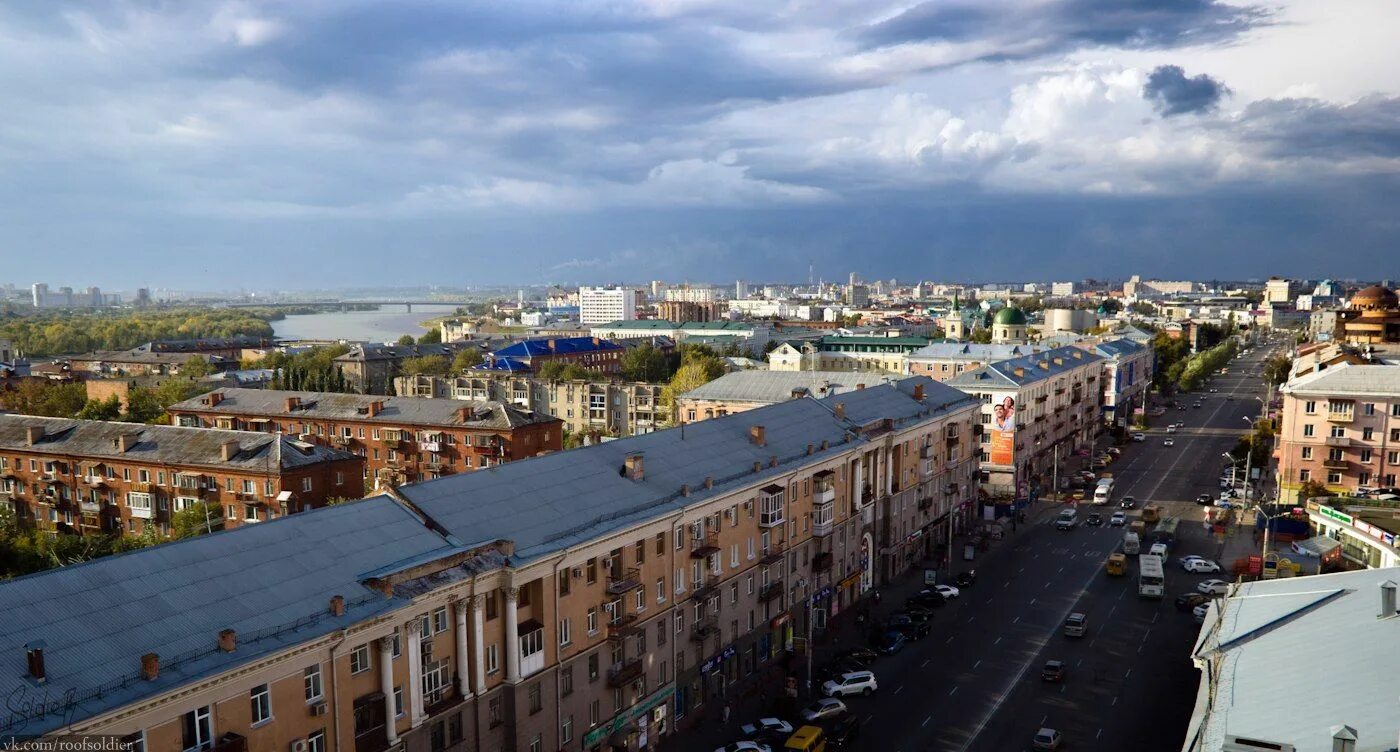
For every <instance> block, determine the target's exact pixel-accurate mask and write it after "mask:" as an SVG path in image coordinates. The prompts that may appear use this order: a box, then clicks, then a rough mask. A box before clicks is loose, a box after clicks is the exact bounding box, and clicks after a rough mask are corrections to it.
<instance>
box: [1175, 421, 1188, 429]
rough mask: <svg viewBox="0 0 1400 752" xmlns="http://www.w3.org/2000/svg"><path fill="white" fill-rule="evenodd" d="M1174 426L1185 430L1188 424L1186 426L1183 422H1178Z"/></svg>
mask: <svg viewBox="0 0 1400 752" xmlns="http://www.w3.org/2000/svg"><path fill="white" fill-rule="evenodd" d="M1174 425H1175V426H1176V427H1177V428H1185V427H1186V424H1185V423H1182V422H1181V421H1179V420H1178V421H1177V422H1176V423H1175V424H1174Z"/></svg>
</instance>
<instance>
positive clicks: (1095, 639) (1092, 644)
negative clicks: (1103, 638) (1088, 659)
mask: <svg viewBox="0 0 1400 752" xmlns="http://www.w3.org/2000/svg"><path fill="white" fill-rule="evenodd" d="M1098 641H1099V638H1097V637H1095V638H1093V639H1092V640H1089V647H1091V648H1092V647H1093V646H1094V643H1096V642H1098Z"/></svg>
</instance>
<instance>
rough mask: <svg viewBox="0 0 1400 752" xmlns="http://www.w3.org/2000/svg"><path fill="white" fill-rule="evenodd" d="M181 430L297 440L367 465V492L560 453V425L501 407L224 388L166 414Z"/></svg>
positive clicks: (484, 404)
mask: <svg viewBox="0 0 1400 752" xmlns="http://www.w3.org/2000/svg"><path fill="white" fill-rule="evenodd" d="M166 412H167V413H169V415H170V419H171V422H173V423H174V424H175V425H179V426H191V427H198V428H224V429H233V430H247V431H261V432H265V433H268V432H277V433H285V434H291V435H293V436H297V437H299V438H300V439H301V440H303V441H309V442H314V443H317V444H323V445H328V446H334V447H337V448H340V449H344V450H346V451H348V452H351V453H352V454H355V455H357V456H359V457H361V458H363V460H364V480H365V484H364V485H365V487H382V486H396V485H401V484H403V483H414V482H421V481H424V480H429V479H432V478H438V477H441V476H445V475H452V474H454V473H464V472H470V471H472V470H480V469H483V468H487V467H495V466H497V465H500V464H502V463H505V462H510V461H513V460H520V459H525V458H526V457H533V456H535V455H536V454H540V453H542V452H551V451H557V450H558V449H560V448H561V446H562V443H561V442H562V433H563V431H562V428H561V426H560V425H559V423H560V421H559V420H557V419H555V418H551V417H549V416H547V415H539V414H536V413H530V412H527V411H524V410H520V409H518V408H516V407H513V406H511V405H508V404H504V403H501V402H490V401H488V402H463V401H460V400H450V399H425V398H420V397H375V396H370V395H361V394H338V393H333V392H290V391H282V390H274V389H216V390H214V391H212V392H209V393H208V394H203V395H200V396H198V397H194V398H192V399H188V400H185V401H184V402H177V403H175V404H174V405H171V406H170V407H169V408H167V410H166Z"/></svg>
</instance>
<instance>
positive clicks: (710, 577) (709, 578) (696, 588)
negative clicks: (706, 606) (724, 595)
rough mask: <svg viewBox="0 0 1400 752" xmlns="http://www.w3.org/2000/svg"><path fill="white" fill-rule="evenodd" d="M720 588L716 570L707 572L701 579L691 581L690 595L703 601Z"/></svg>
mask: <svg viewBox="0 0 1400 752" xmlns="http://www.w3.org/2000/svg"><path fill="white" fill-rule="evenodd" d="M717 590H719V575H717V574H715V573H714V572H709V571H707V572H705V573H704V574H703V575H701V576H700V579H698V580H694V581H692V582H691V583H690V597H691V598H693V599H695V600H697V601H702V600H705V599H706V598H708V597H710V596H711V595H714V593H715V592H716V591H717Z"/></svg>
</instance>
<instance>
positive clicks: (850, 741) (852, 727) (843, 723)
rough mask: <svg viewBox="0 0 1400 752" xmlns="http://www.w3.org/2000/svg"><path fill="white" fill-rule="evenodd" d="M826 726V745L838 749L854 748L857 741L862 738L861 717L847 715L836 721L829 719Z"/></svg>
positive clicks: (839, 717) (837, 718) (838, 717)
mask: <svg viewBox="0 0 1400 752" xmlns="http://www.w3.org/2000/svg"><path fill="white" fill-rule="evenodd" d="M828 721H829V725H827V726H826V743H827V744H828V745H832V746H836V747H843V748H844V747H847V746H852V747H853V746H854V744H855V741H856V739H858V738H860V726H861V720H860V717H859V716H857V715H855V714H852V713H847V714H846V715H843V716H837V717H836V718H835V719H828Z"/></svg>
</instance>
